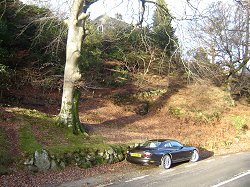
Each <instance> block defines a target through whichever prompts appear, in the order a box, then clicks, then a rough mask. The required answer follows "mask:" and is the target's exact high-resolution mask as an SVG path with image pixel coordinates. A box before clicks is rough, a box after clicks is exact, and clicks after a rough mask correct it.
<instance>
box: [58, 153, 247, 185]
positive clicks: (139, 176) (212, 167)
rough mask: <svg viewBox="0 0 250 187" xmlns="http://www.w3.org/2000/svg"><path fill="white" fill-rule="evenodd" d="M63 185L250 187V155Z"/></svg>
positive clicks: (245, 154) (213, 158)
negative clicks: (106, 179) (105, 179)
mask: <svg viewBox="0 0 250 187" xmlns="http://www.w3.org/2000/svg"><path fill="white" fill-rule="evenodd" d="M59 186H68V187H69V186H99V187H104V186H118V187H137V186H138V187H146V186H148V187H151V186H152V187H163V186H164V187H195V186H199V187H200V186H204V187H207V186H209V187H219V186H223V187H250V152H244V153H236V154H230V155H225V156H215V157H211V158H209V159H206V160H201V161H198V162H196V163H190V162H186V163H181V164H178V165H174V166H173V167H171V168H170V169H168V170H164V169H160V168H154V169H152V170H146V171H144V172H137V173H136V172H132V171H131V173H129V174H126V175H124V176H123V177H119V176H118V175H117V177H115V176H113V177H112V178H110V180H108V181H103V180H101V179H96V178H92V179H83V180H80V181H75V183H72V182H71V183H67V184H63V185H59Z"/></svg>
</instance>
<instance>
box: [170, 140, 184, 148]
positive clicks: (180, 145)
mask: <svg viewBox="0 0 250 187" xmlns="http://www.w3.org/2000/svg"><path fill="white" fill-rule="evenodd" d="M171 145H172V147H183V145H182V144H180V143H179V142H176V141H172V142H171Z"/></svg>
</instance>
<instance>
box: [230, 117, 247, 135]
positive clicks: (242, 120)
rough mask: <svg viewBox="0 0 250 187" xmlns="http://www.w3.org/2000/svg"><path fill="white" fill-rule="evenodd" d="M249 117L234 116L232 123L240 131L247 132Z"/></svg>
mask: <svg viewBox="0 0 250 187" xmlns="http://www.w3.org/2000/svg"><path fill="white" fill-rule="evenodd" d="M248 122H249V119H248V118H247V117H246V116H232V117H231V123H232V125H233V127H234V128H235V129H236V130H237V131H238V133H245V131H246V130H247V128H248V126H247V123H248Z"/></svg>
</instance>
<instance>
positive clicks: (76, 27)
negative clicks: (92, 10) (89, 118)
mask: <svg viewBox="0 0 250 187" xmlns="http://www.w3.org/2000/svg"><path fill="white" fill-rule="evenodd" d="M96 1H97V0H74V1H73V5H72V8H71V12H70V16H69V20H68V37H67V46H66V64H65V69H64V83H63V95H62V102H61V110H60V113H59V123H60V125H62V126H64V127H70V126H72V127H73V133H74V134H77V133H78V129H79V130H81V131H84V129H83V128H82V126H81V124H80V120H79V115H78V101H79V98H80V95H79V90H77V88H76V85H77V82H78V81H79V80H80V79H81V74H80V71H79V67H78V60H79V57H80V52H81V46H82V42H83V40H84V38H85V36H86V34H87V33H86V29H85V22H86V20H87V18H88V17H89V14H88V13H86V12H87V9H88V7H89V6H90V5H91V4H92V3H94V2H96ZM74 96H75V98H74Z"/></svg>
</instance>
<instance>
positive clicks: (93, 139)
mask: <svg viewBox="0 0 250 187" xmlns="http://www.w3.org/2000/svg"><path fill="white" fill-rule="evenodd" d="M14 114H15V119H16V122H19V123H21V124H22V125H21V126H22V127H21V128H20V130H19V139H20V147H21V150H22V151H23V152H24V153H25V154H26V155H30V154H32V153H34V152H35V151H36V150H38V151H39V150H41V149H42V148H43V149H46V150H48V151H49V152H50V153H51V154H54V155H60V154H63V153H68V152H74V151H76V150H79V149H86V148H103V147H108V145H106V144H105V143H104V138H103V137H101V136H96V135H91V136H85V135H83V134H79V135H74V134H73V133H72V128H71V127H69V128H62V127H59V126H58V125H57V123H56V119H55V118H50V117H48V116H47V115H46V114H44V113H41V112H39V111H36V110H26V109H18V110H16V111H14Z"/></svg>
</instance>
